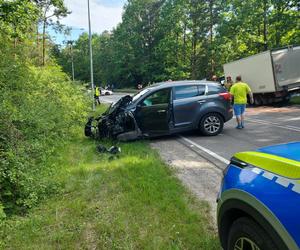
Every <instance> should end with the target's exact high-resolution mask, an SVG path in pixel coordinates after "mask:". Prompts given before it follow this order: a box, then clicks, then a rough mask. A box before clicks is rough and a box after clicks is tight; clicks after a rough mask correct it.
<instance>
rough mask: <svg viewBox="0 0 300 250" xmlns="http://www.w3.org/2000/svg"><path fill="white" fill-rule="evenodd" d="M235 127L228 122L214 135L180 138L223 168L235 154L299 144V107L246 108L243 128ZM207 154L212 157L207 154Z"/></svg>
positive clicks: (232, 122) (187, 135)
mask: <svg viewBox="0 0 300 250" xmlns="http://www.w3.org/2000/svg"><path fill="white" fill-rule="evenodd" d="M235 126H236V123H235V119H232V120H231V121H229V122H228V123H226V124H225V126H224V130H223V132H222V133H221V134H220V135H218V136H214V137H203V136H197V135H195V134H191V133H189V134H185V135H183V137H184V138H181V139H182V140H183V141H184V142H185V143H186V144H187V145H188V144H189V145H188V146H191V145H193V144H194V145H193V146H194V147H196V148H197V145H199V146H201V147H203V149H201V148H197V150H198V151H199V153H200V154H202V155H203V156H204V157H205V158H206V159H208V160H210V161H212V162H213V163H220V162H221V163H223V166H224V167H225V166H226V160H229V159H230V158H231V156H232V155H233V154H234V153H236V152H239V151H249V150H256V149H257V148H259V147H264V146H268V145H272V144H279V143H286V142H291V141H300V107H297V106H289V107H281V108H276V107H256V108H248V109H247V113H246V122H245V128H244V129H242V130H238V129H236V128H235ZM210 151H211V152H213V153H214V154H216V155H215V156H213V155H211V152H210ZM218 156H219V157H218ZM219 165H220V164H219ZM221 167H222V165H221Z"/></svg>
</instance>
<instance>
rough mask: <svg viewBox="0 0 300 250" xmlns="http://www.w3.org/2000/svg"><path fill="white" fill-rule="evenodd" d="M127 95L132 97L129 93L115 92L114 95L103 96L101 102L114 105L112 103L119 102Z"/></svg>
mask: <svg viewBox="0 0 300 250" xmlns="http://www.w3.org/2000/svg"><path fill="white" fill-rule="evenodd" d="M125 95H132V94H129V93H116V92H114V93H113V94H112V95H103V96H100V101H101V102H104V103H112V102H117V101H118V100H119V99H120V98H121V97H123V96H125Z"/></svg>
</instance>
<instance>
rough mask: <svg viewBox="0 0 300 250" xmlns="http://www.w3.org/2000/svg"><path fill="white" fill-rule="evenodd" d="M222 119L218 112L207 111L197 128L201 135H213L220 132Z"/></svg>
mask: <svg viewBox="0 0 300 250" xmlns="http://www.w3.org/2000/svg"><path fill="white" fill-rule="evenodd" d="M223 126H224V120H223V118H222V117H221V115H219V114H218V113H209V114H206V115H205V116H203V118H202V119H201V121H200V124H199V129H200V132H201V133H202V134H203V135H207V136H214V135H218V134H220V133H221V132H222V130H223Z"/></svg>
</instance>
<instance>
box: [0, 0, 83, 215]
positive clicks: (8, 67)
mask: <svg viewBox="0 0 300 250" xmlns="http://www.w3.org/2000/svg"><path fill="white" fill-rule="evenodd" d="M0 10H1V11H0V12H1V16H0V26H1V30H0V55H1V60H0V220H1V218H3V217H5V216H6V215H7V214H11V213H15V212H23V211H25V210H26V209H27V208H30V207H32V206H33V205H35V204H36V203H37V202H38V201H39V200H40V199H42V198H44V197H46V196H47V195H49V194H50V193H52V192H54V191H56V189H57V186H56V184H55V182H54V181H51V178H50V177H51V175H52V173H53V171H56V170H57V167H58V166H56V165H55V163H54V162H57V160H56V161H53V159H54V158H55V157H56V156H57V153H58V151H59V149H60V148H61V147H62V146H63V145H64V142H65V141H66V140H68V139H69V138H70V137H71V136H72V134H73V132H74V130H75V127H76V126H78V124H79V123H80V122H81V120H82V118H84V116H85V112H86V110H87V107H86V101H85V97H84V95H83V92H82V90H81V89H80V87H79V86H76V85H74V84H72V82H70V80H69V77H68V76H67V75H66V74H65V73H63V72H62V71H61V69H60V67H59V66H57V65H56V64H55V63H54V62H51V60H50V59H49V60H48V64H47V65H46V66H44V67H40V66H38V64H37V63H36V62H38V61H41V60H37V58H36V53H34V51H35V48H36V37H35V36H34V34H35V33H34V32H33V30H34V29H33V26H34V25H33V24H35V22H37V20H38V16H39V9H38V6H37V5H36V3H34V2H33V1H26V0H25V1H24V0H18V1H3V0H0ZM49 180H50V181H49Z"/></svg>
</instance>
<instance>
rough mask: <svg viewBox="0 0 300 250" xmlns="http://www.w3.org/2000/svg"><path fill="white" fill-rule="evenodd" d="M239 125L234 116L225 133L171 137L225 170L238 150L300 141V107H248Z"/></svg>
mask: <svg viewBox="0 0 300 250" xmlns="http://www.w3.org/2000/svg"><path fill="white" fill-rule="evenodd" d="M122 96H124V94H114V95H112V96H105V97H101V99H102V100H103V101H104V102H112V101H113V102H114V101H117V100H118V99H119V98H121V97H122ZM235 126H236V123H235V119H232V120H231V121H229V122H227V123H226V124H225V125H224V130H223V132H222V133H221V134H220V135H218V136H214V137H205V136H200V135H198V134H196V133H186V134H182V135H180V136H174V137H171V139H173V140H178V141H180V142H181V143H183V144H185V146H187V147H188V148H190V149H191V150H193V151H195V152H197V154H198V155H200V156H202V157H204V158H205V159H207V160H209V161H210V162H211V163H213V164H215V165H216V166H218V167H219V168H220V169H224V168H225V167H226V165H227V163H228V160H229V159H230V158H231V156H232V155H233V154H234V153H236V152H239V151H248V150H256V149H257V148H259V147H264V146H268V145H272V144H278V143H286V142H290V141H300V106H285V107H271V106H268V107H255V108H248V109H247V112H246V123H245V128H244V129H242V130H238V129H236V128H235ZM168 139H170V138H168Z"/></svg>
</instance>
